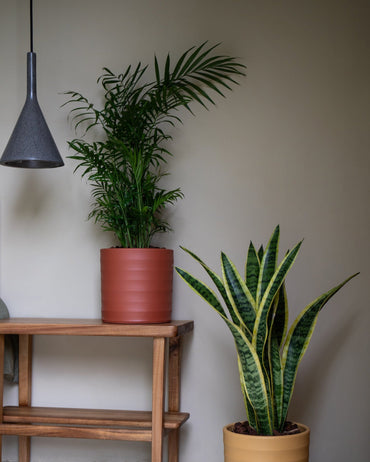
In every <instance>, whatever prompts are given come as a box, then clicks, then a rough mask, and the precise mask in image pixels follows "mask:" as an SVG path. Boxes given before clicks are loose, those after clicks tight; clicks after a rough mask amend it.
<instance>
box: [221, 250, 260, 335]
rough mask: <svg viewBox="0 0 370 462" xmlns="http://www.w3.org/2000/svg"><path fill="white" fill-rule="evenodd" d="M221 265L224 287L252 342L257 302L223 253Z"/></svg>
mask: <svg viewBox="0 0 370 462" xmlns="http://www.w3.org/2000/svg"><path fill="white" fill-rule="evenodd" d="M221 264H222V275H223V278H224V286H225V288H226V292H227V295H228V297H229V300H230V303H231V304H232V306H233V308H234V311H235V313H236V314H237V316H238V317H239V318H240V319H241V321H242V323H243V324H244V325H245V326H246V327H247V329H248V330H249V334H248V337H249V340H251V339H252V332H253V327H254V321H255V319H256V312H255V301H254V300H253V297H252V295H251V293H250V292H249V289H248V287H247V286H246V284H245V282H244V281H243V279H242V277H241V276H240V274H239V272H238V270H237V269H236V268H235V265H234V264H233V263H232V261H231V260H230V259H229V258H228V257H227V255H225V254H224V253H223V252H222V253H221Z"/></svg>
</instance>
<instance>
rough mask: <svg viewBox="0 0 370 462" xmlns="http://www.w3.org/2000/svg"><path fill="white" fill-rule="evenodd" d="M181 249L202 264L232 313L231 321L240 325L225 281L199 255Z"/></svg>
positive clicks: (183, 248)
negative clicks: (224, 283)
mask: <svg viewBox="0 0 370 462" xmlns="http://www.w3.org/2000/svg"><path fill="white" fill-rule="evenodd" d="M180 248H181V249H182V250H184V251H185V252H186V253H188V254H189V255H190V256H191V257H193V258H194V260H196V261H197V262H198V263H200V264H201V265H202V267H203V268H204V269H205V270H206V272H207V274H208V275H209V277H210V278H211V279H212V281H213V282H214V284H215V286H216V287H217V289H218V291H219V292H220V294H221V296H222V298H223V300H224V302H225V304H226V306H227V308H228V310H229V313H230V316H231V319H232V320H233V322H234V323H235V324H238V323H239V319H238V317H237V315H236V314H235V311H234V308H233V306H232V305H231V303H230V300H229V297H228V295H227V292H226V289H225V287H224V285H223V281H222V279H221V278H220V276H218V274H216V273H215V272H214V271H212V270H211V268H209V266H207V265H206V264H205V263H204V262H203V261H202V260H201V259H200V258H199V257H198V255H196V254H195V253H193V252H191V251H190V250H188V249H186V248H185V247H181V246H180Z"/></svg>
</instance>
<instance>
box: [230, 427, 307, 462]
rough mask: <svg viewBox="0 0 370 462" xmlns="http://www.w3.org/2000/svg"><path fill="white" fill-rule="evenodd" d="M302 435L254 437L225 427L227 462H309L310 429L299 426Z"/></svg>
mask: <svg viewBox="0 0 370 462" xmlns="http://www.w3.org/2000/svg"><path fill="white" fill-rule="evenodd" d="M297 425H298V426H299V428H300V430H301V433H297V434H295V435H283V436H252V435H242V434H239V433H234V432H232V431H231V430H230V429H231V428H232V426H233V424H231V425H227V426H226V427H224V429H223V432H224V454H225V462H308V450H309V444H310V429H309V428H308V427H306V426H305V425H302V424H297Z"/></svg>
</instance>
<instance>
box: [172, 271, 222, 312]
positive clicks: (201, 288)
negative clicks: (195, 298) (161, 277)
mask: <svg viewBox="0 0 370 462" xmlns="http://www.w3.org/2000/svg"><path fill="white" fill-rule="evenodd" d="M176 271H177V273H178V274H179V275H180V276H181V277H182V278H183V279H184V281H185V282H186V283H187V284H189V286H190V287H191V288H192V289H193V290H194V291H195V292H196V293H197V294H198V295H200V296H201V297H202V298H203V299H204V300H205V301H206V302H207V303H209V304H210V305H211V306H212V308H214V309H215V310H216V311H217V312H218V313H219V314H220V315H221V316H223V317H224V318H226V317H227V316H226V313H225V310H224V309H223V307H222V305H221V303H220V302H219V300H218V299H217V297H216V295H215V294H214V292H213V291H212V290H211V289H210V288H209V287H207V286H206V285H205V284H204V283H203V282H201V281H199V279H196V278H195V277H194V276H192V275H191V274H190V273H188V272H187V271H184V270H183V269H181V268H177V267H176Z"/></svg>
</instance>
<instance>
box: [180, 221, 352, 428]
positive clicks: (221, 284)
mask: <svg viewBox="0 0 370 462" xmlns="http://www.w3.org/2000/svg"><path fill="white" fill-rule="evenodd" d="M279 234H280V230H279V226H277V227H276V228H275V230H274V232H273V234H272V236H271V238H270V240H269V242H268V245H267V246H266V249H265V250H264V249H263V247H262V246H261V247H260V248H259V250H256V248H255V247H254V245H253V243H252V242H251V243H250V245H249V249H248V253H247V259H246V265H245V276H244V278H243V277H242V276H241V275H240V273H239V272H238V271H237V269H236V267H235V265H234V264H233V263H232V261H231V260H230V259H229V258H228V257H227V256H226V255H225V253H223V252H222V253H221V266H222V277H219V276H218V275H217V274H216V273H215V272H214V271H212V270H211V269H210V268H209V267H208V266H207V265H206V264H205V263H204V262H203V261H202V260H201V259H200V258H199V257H198V256H197V255H195V254H194V253H193V252H191V251H190V250H188V249H186V248H184V247H181V248H182V249H183V250H184V251H185V252H187V253H188V254H189V255H190V256H192V257H193V258H194V259H195V260H196V261H197V262H198V263H200V264H201V265H202V267H203V268H204V269H205V271H206V272H207V273H208V275H209V276H210V278H211V279H212V281H213V283H214V284H215V285H216V287H217V289H218V291H219V293H220V296H221V299H222V300H223V301H224V306H223V305H222V303H221V301H220V298H219V297H218V296H217V295H216V294H215V292H213V291H212V290H211V289H210V288H209V287H208V286H207V285H206V284H204V283H203V282H201V281H200V280H199V279H197V278H195V277H194V276H192V275H191V274H190V273H188V272H187V271H184V270H183V269H180V268H176V271H177V273H178V274H179V275H180V276H181V277H182V278H183V279H184V280H185V281H186V282H187V283H188V284H189V286H190V287H191V288H192V289H193V290H194V291H195V292H196V293H198V294H199V295H200V296H201V297H202V298H203V299H204V300H205V301H207V302H208V303H209V304H210V305H211V306H212V308H214V309H215V310H216V311H217V312H218V314H219V315H220V316H221V318H222V319H223V320H224V321H225V322H226V324H227V325H228V327H229V329H230V331H231V333H232V335H233V337H234V341H235V345H236V350H237V356H238V367H239V373H240V383H241V388H242V393H243V397H244V402H245V407H246V413H247V418H248V422H249V424H250V425H251V426H252V427H253V428H254V429H255V431H256V432H257V434H259V435H273V434H276V432H278V433H281V432H282V431H283V429H284V425H285V422H286V419H287V413H288V408H289V403H290V401H291V398H292V394H293V388H294V384H295V380H296V374H297V368H298V365H299V363H300V362H301V360H302V358H303V355H304V354H305V352H306V350H307V347H308V344H309V342H310V340H311V336H312V333H313V330H314V328H315V324H316V321H317V316H318V314H319V312H320V310H321V309H322V308H323V307H324V305H325V304H326V303H327V302H328V301H329V300H330V298H331V297H332V296H333V295H334V294H336V293H337V292H338V290H339V289H340V288H341V287H343V286H344V285H345V284H346V283H347V282H348V281H349V280H350V279H352V278H353V277H354V276H356V274H354V275H352V276H350V277H349V278H347V279H346V280H345V281H343V282H342V283H341V284H339V285H337V286H336V287H334V288H333V289H331V290H329V291H328V292H325V293H324V294H323V295H321V296H320V297H318V298H317V299H316V300H314V301H313V302H312V303H310V304H309V305H308V306H306V308H304V310H303V311H302V312H301V313H300V314H299V316H298V317H297V318H296V320H295V321H294V322H293V324H292V325H291V327H290V329H289V330H287V324H288V303H287V295H286V290H285V278H286V276H287V274H288V272H289V270H290V268H291V267H292V265H293V263H294V261H295V259H296V257H297V254H298V251H299V248H300V247H301V243H302V242H299V243H298V244H297V245H296V246H295V247H294V248H293V249H292V250H290V251H288V252H287V253H286V255H285V257H284V258H283V260H282V261H281V263H280V264H278V247H279ZM357 274H358V273H357ZM225 308H226V309H225Z"/></svg>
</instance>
